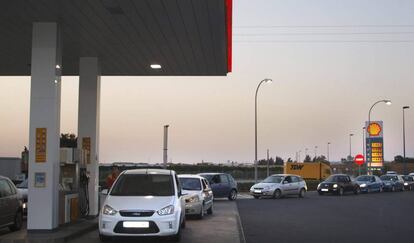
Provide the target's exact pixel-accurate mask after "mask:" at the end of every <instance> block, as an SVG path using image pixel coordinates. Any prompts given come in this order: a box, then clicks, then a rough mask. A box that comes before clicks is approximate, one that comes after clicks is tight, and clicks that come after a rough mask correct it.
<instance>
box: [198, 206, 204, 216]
mask: <svg viewBox="0 0 414 243" xmlns="http://www.w3.org/2000/svg"><path fill="white" fill-rule="evenodd" d="M203 218H204V203H203V204H201V210H200V213H199V214H197V219H203Z"/></svg>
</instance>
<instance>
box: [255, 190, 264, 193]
mask: <svg viewBox="0 0 414 243" xmlns="http://www.w3.org/2000/svg"><path fill="white" fill-rule="evenodd" d="M254 193H262V191H260V190H254Z"/></svg>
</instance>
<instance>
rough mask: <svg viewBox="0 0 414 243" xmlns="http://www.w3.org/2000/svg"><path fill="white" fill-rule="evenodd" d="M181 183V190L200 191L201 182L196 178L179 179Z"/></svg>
mask: <svg viewBox="0 0 414 243" xmlns="http://www.w3.org/2000/svg"><path fill="white" fill-rule="evenodd" d="M179 179H180V183H181V188H182V189H183V190H188V191H200V190H201V182H200V179H198V178H184V177H182V178H179Z"/></svg>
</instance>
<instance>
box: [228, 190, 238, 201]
mask: <svg viewBox="0 0 414 243" xmlns="http://www.w3.org/2000/svg"><path fill="white" fill-rule="evenodd" d="M236 199H237V191H236V190H235V189H232V190H231V191H230V194H229V200H230V201H235V200H236Z"/></svg>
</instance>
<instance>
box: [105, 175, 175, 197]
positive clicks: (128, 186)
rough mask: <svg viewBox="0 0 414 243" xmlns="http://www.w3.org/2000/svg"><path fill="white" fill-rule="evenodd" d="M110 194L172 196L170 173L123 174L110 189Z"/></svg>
mask: <svg viewBox="0 0 414 243" xmlns="http://www.w3.org/2000/svg"><path fill="white" fill-rule="evenodd" d="M111 195H112V196H173V195H174V184H173V180H172V176H171V175H157V174H123V175H121V176H120V177H119V179H118V180H117V181H116V184H115V185H114V187H113V189H112V190H111Z"/></svg>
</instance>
